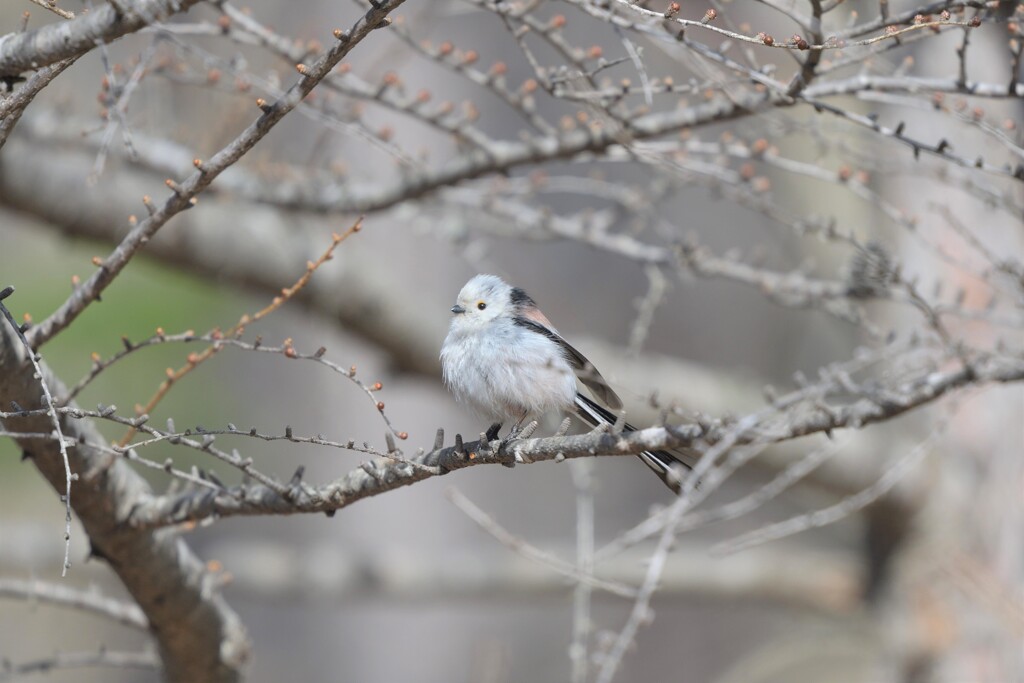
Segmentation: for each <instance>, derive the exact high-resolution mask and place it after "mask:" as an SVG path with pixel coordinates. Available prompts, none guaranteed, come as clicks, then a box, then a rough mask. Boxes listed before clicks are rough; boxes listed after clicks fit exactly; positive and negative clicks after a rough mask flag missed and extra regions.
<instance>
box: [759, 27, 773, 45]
mask: <svg viewBox="0 0 1024 683" xmlns="http://www.w3.org/2000/svg"><path fill="white" fill-rule="evenodd" d="M757 39H758V40H760V41H761V42H762V43H764V44H765V45H767V46H768V47H771V46H772V45H774V44H775V39H774V38H772V37H771V36H770V35H768V34H767V33H765V32H764V31H761V32H760V33H758V34H757Z"/></svg>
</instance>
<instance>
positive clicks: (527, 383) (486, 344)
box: [441, 275, 690, 493]
mask: <svg viewBox="0 0 1024 683" xmlns="http://www.w3.org/2000/svg"><path fill="white" fill-rule="evenodd" d="M451 311H452V314H453V315H452V321H451V326H450V327H449V329H448V336H447V337H446V338H445V340H444V345H443V346H442V347H441V366H442V368H443V372H444V381H445V384H447V385H448V388H449V389H451V391H452V393H453V394H455V398H456V400H458V401H459V402H461V403H467V404H469V405H470V406H471V407H472V408H473V409H474V410H475V411H476V412H477V413H479V414H480V415H481V416H483V417H485V418H487V419H489V420H492V421H493V422H494V423H495V426H494V427H492V429H491V430H490V432H489V433H491V434H494V435H496V434H497V430H498V429H500V426H501V425H502V424H504V423H506V422H510V421H513V422H514V426H513V428H512V432H511V434H510V436H514V435H515V434H516V433H517V432H518V430H519V427H520V426H521V425H522V424H523V423H524V421H525V420H526V418H527V417H529V416H531V415H535V416H539V415H543V414H545V413H549V412H552V411H558V412H560V413H563V414H564V413H569V414H574V415H576V416H577V417H579V418H580V419H582V420H583V421H584V422H586V423H587V424H589V425H591V426H597V425H600V424H606V425H614V424H615V422H616V416H615V414H613V413H612V412H611V411H613V410H619V409H620V408H622V401H621V400H620V399H619V397H618V396H617V395H616V394H615V392H614V391H612V388H611V387H610V386H608V382H606V381H605V379H604V377H602V376H601V373H599V372H598V371H597V369H596V368H595V367H594V366H593V364H592V363H591V362H590V361H588V360H587V359H586V357H585V356H584V355H583V354H582V353H580V352H579V351H577V350H576V349H575V348H573V346H572V345H570V344H569V343H568V342H567V341H565V340H564V339H563V338H562V337H561V335H559V334H558V331H557V330H556V329H555V327H554V326H553V325H552V324H551V321H550V320H548V319H547V317H546V316H545V315H544V314H543V313H541V311H540V309H539V308H537V304H536V303H535V302H534V300H533V299H531V298H530V297H529V295H527V293H526V292H524V291H523V290H522V289H519V288H518V287H512V286H511V285H509V284H508V283H506V282H505V281H504V280H502V279H501V278H499V277H497V276H495V275H477V276H475V277H473V278H472V279H470V281H469V282H467V283H466V285H465V286H464V287H463V288H462V291H461V292H459V297H458V300H457V301H456V302H455V305H454V306H452V309H451ZM577 379H579V381H580V382H582V383H583V384H584V385H585V386H586V387H587V388H588V389H590V391H591V392H592V393H593V395H594V398H595V399H597V400H596V401H595V400H592V399H589V398H587V397H586V396H584V395H583V394H581V393H579V391H578V390H577V385H576V381H577ZM623 429H624V430H625V431H635V428H634V427H633V426H632V425H630V424H628V423H627V424H625V425H624V427H623ZM638 455H639V457H640V459H641V460H643V462H644V463H645V464H646V465H647V466H648V467H650V468H651V469H652V470H653V471H654V472H655V474H657V475H658V477H659V478H661V480H662V481H663V482H665V484H666V485H667V486H668V487H669V488H671V489H672V490H673V491H675V492H677V493H678V492H679V490H680V482H681V477H682V474H683V472H684V471H685V470H687V469H689V468H690V465H688V464H687V463H685V462H683V461H682V460H680V459H679V458H677V457H676V456H674V455H672V454H671V453H668V452H666V451H644V452H642V453H640V454H638Z"/></svg>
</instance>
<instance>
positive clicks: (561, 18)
mask: <svg viewBox="0 0 1024 683" xmlns="http://www.w3.org/2000/svg"><path fill="white" fill-rule="evenodd" d="M549 26H550V27H551V28H553V29H555V30H556V31H557V30H558V29H560V28H562V27H564V26H565V15H564V14H556V15H555V16H553V17H551V23H550V24H549Z"/></svg>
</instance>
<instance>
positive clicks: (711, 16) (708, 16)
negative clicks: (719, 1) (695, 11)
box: [700, 8, 718, 24]
mask: <svg viewBox="0 0 1024 683" xmlns="http://www.w3.org/2000/svg"><path fill="white" fill-rule="evenodd" d="M717 17H718V11H717V10H715V9H713V8H712V9H709V10H708V11H707V12H705V13H704V16H703V17H701V19H700V23H702V24H710V23H711V22H712V21H714V20H715V19H716V18H717Z"/></svg>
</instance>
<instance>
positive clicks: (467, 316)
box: [452, 275, 513, 329]
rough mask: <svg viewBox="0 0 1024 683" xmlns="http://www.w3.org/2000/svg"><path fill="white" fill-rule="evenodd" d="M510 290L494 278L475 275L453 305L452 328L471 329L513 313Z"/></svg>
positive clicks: (511, 290) (505, 284)
mask: <svg viewBox="0 0 1024 683" xmlns="http://www.w3.org/2000/svg"><path fill="white" fill-rule="evenodd" d="M512 292H513V287H512V286H511V285H509V284H508V283H507V282H505V281H504V280H502V279H501V278H500V277H498V276H497V275H476V276H474V277H473V278H472V279H470V281H469V282H467V283H466V285H465V286H464V287H463V288H462V291H461V292H459V297H458V299H457V300H456V301H455V305H454V306H452V314H453V317H452V327H453V328H465V329H469V328H473V327H479V326H483V325H487V324H488V323H490V322H492V321H493V320H495V319H497V318H501V317H508V316H511V315H512V314H513V303H512Z"/></svg>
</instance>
